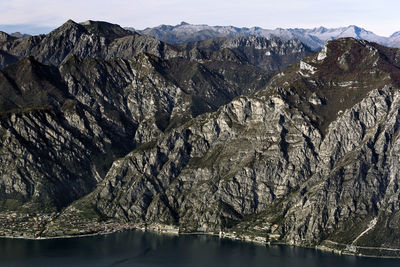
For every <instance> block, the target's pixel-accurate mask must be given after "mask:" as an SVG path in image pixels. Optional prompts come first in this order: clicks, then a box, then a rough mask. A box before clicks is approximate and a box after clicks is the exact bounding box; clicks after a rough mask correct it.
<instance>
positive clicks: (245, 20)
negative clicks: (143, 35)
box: [0, 0, 400, 36]
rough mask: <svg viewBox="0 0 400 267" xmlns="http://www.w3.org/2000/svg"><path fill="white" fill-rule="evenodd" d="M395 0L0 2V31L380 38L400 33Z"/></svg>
mask: <svg viewBox="0 0 400 267" xmlns="http://www.w3.org/2000/svg"><path fill="white" fill-rule="evenodd" d="M399 10H400V1H399V0H374V1H372V0H274V1H270V0H247V1H245V0H196V1H193V0H95V1H94V0H0V14H2V15H1V16H0V30H2V31H5V32H9V33H11V32H15V31H20V32H24V33H29V34H39V33H47V32H49V31H51V30H52V29H54V28H56V27H58V26H60V25H62V24H63V23H64V22H65V21H67V20H68V19H72V20H74V21H76V22H83V21H86V20H89V19H90V20H101V21H108V22H111V23H116V24H119V25H121V26H123V27H133V28H135V29H144V28H146V27H154V26H158V25H160V24H168V25H176V24H179V23H180V22H182V21H185V22H188V23H191V24H208V25H221V26H226V25H233V26H237V27H253V26H258V27H262V28H265V29H275V28H278V27H279V28H314V27H319V26H325V27H328V28H333V27H343V26H349V25H357V26H359V27H362V28H365V29H367V30H369V31H372V32H374V33H375V34H378V35H381V36H389V35H391V34H392V33H393V32H396V31H400V17H399V15H398V12H399Z"/></svg>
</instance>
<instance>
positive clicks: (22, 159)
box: [0, 54, 269, 210]
mask: <svg viewBox="0 0 400 267" xmlns="http://www.w3.org/2000/svg"><path fill="white" fill-rule="evenodd" d="M234 67H236V69H235V68H234ZM248 68H250V70H249V72H250V71H251V74H249V77H253V78H254V81H255V82H252V83H247V82H246V80H244V81H242V80H241V79H238V78H236V77H237V76H238V74H239V73H244V71H245V70H246V69H248ZM225 69H226V71H224V70H225ZM183 70H184V71H183ZM224 73H226V75H224ZM268 77H269V74H268V73H266V72H264V71H262V70H259V69H255V68H251V67H250V66H243V67H242V66H239V65H235V66H232V65H227V66H226V65H223V64H222V65H221V64H219V65H217V66H212V67H207V66H206V65H203V64H200V63H197V62H190V61H184V60H178V61H166V60H162V59H161V58H158V57H156V56H154V55H150V54H140V55H138V56H136V57H134V58H132V59H131V60H124V59H116V60H110V61H105V60H102V59H92V58H88V59H82V58H80V57H76V56H72V57H70V58H69V59H68V60H66V61H65V62H64V63H63V64H61V65H60V66H59V67H58V68H57V67H52V66H46V65H43V64H41V63H39V62H37V61H36V60H35V59H34V58H33V57H28V58H26V59H24V60H22V61H20V62H18V63H16V64H13V65H11V66H9V67H6V68H5V69H3V70H2V71H0V79H1V83H0V84H1V85H0V86H1V87H0V92H1V94H0V114H1V116H2V117H1V119H0V121H1V133H2V137H3V138H4V139H3V143H2V153H3V154H2V157H1V160H2V162H3V163H4V164H3V165H2V167H1V168H0V169H1V170H0V171H1V173H2V176H1V181H0V188H1V190H2V199H1V200H2V205H1V208H2V209H11V210H12V209H15V208H18V209H24V208H31V209H32V210H35V209H42V208H43V207H46V208H48V209H49V210H51V209H60V208H62V207H64V206H65V205H67V204H69V203H70V202H72V201H73V200H76V199H79V198H80V197H82V196H84V195H85V194H87V193H89V192H90V191H91V190H93V189H94V187H95V185H96V184H97V183H98V182H99V181H100V180H101V179H102V178H103V177H104V176H105V173H106V172H107V171H108V169H109V167H110V166H111V163H112V162H113V161H114V160H115V159H116V158H119V157H122V156H124V155H126V154H127V153H128V152H130V151H132V150H133V149H134V148H135V147H136V146H137V145H139V144H143V143H147V142H151V141H153V140H154V139H156V138H157V137H159V136H160V135H163V134H164V132H167V131H170V130H171V129H173V128H175V127H177V126H179V125H181V124H183V123H184V122H185V121H187V120H189V119H190V118H192V117H195V116H198V115H199V114H202V113H204V112H207V111H213V110H216V109H217V108H218V107H219V106H221V105H223V104H226V103H228V102H229V101H231V100H232V99H233V98H234V97H236V96H238V95H241V94H248V93H251V92H253V91H254V90H259V89H260V88H262V87H263V86H265V84H266V83H267V82H268ZM10 166H12V167H10ZM64 191H66V192H67V193H63V192H64Z"/></svg>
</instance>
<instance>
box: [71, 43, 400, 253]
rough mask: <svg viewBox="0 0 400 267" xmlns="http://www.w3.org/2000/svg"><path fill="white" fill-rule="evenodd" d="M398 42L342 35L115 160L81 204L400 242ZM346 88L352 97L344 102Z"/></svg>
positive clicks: (115, 214)
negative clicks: (255, 88) (393, 46)
mask: <svg viewBox="0 0 400 267" xmlns="http://www.w3.org/2000/svg"><path fill="white" fill-rule="evenodd" d="M396 52H397V51H395V50H391V52H390V51H386V50H385V49H383V50H382V48H381V47H379V46H376V45H374V44H370V43H367V42H360V41H357V40H354V39H343V40H338V41H332V42H330V43H328V44H327V46H326V48H325V49H324V50H323V51H322V52H321V53H322V54H314V55H312V56H310V57H309V58H307V59H305V60H304V61H302V62H303V63H299V64H298V65H295V66H292V67H291V68H289V69H288V70H286V71H284V72H282V73H280V74H278V75H277V76H276V77H274V78H273V79H272V81H271V83H270V87H269V88H268V89H267V90H263V91H260V92H257V93H256V94H255V95H253V96H250V97H240V98H237V99H235V100H233V101H232V102H231V103H229V104H227V105H225V106H222V107H221V108H219V109H218V111H216V112H214V113H207V114H203V115H201V116H198V117H197V118H194V119H192V120H190V121H188V122H187V123H186V124H184V125H183V126H181V127H179V128H177V129H176V130H174V131H172V132H170V133H169V134H167V135H165V136H163V137H161V138H159V139H158V141H157V142H152V143H149V144H147V145H146V146H141V147H138V148H137V149H136V150H134V151H132V152H131V153H129V154H128V155H127V156H125V157H124V158H122V159H119V160H117V161H115V162H114V163H113V166H112V167H111V169H110V171H109V172H108V173H107V175H106V178H105V179H104V181H102V182H101V183H100V184H99V185H98V186H97V188H96V189H95V190H94V191H93V192H92V193H91V194H89V195H88V196H86V197H85V198H84V199H82V200H81V201H78V202H77V203H76V204H74V205H75V207H76V208H77V209H79V208H82V207H85V205H86V208H88V206H87V205H89V208H90V207H92V208H93V207H95V209H96V211H98V212H100V213H101V214H103V215H104V216H106V217H110V218H118V219H120V220H123V221H129V222H135V223H139V224H145V225H153V224H159V223H161V224H174V225H177V226H178V227H179V229H180V230H181V231H219V230H234V231H236V232H239V233H241V232H244V233H253V234H254V233H258V234H261V235H264V236H266V237H267V238H269V239H278V240H281V241H284V242H286V243H290V244H296V245H315V244H322V243H324V242H328V241H329V242H336V243H335V244H338V245H342V244H348V245H350V244H353V245H357V246H376V247H392V248H398V247H399V244H398V240H397V239H396V238H394V237H393V236H392V235H393V234H394V235H396V234H397V233H399V227H398V225H397V224H396V222H397V220H398V210H399V203H398V182H399V181H398V177H397V164H398V162H397V161H398V155H397V151H398V125H399V121H400V116H399V114H400V113H399V110H400V109H399V108H400V106H399V105H400V102H399V101H400V91H399V90H398V89H397V88H396V87H395V86H397V85H398V80H397V77H398V76H397V74H396V73H397V71H398V68H397V66H396V64H394V63H395V62H396V60H395V58H394V57H393V56H392V57H388V55H396ZM391 62H393V63H391ZM333 63H334V64H333ZM328 67H329V68H330V69H331V70H332V74H331V76H327V75H326V72H325V71H326V68H328ZM372 71H374V72H373V74H374V75H371V74H372ZM355 73H357V74H358V76H356V77H355V76H354V75H355ZM284 77H285V78H284ZM382 77H387V78H386V79H385V78H384V79H381V78H382ZM350 78H351V79H352V80H351V81H352V82H351V83H349V82H350V80H349V79H350ZM310 81H314V82H310ZM355 81H357V82H355ZM384 83H387V84H388V85H387V86H383V84H384ZM287 84H289V85H287ZM315 84H319V85H320V86H319V87H318V88H319V90H316V88H315V87H314V86H315ZM374 87H375V89H374ZM340 88H344V89H343V91H340V90H341V89H340ZM335 89H337V90H338V92H337V94H336V95H335V93H334V92H332V90H335ZM353 90H354V91H353ZM343 92H345V93H346V94H349V95H348V96H347V98H348V99H346V101H344V102H342V103H341V102H340V100H341V99H342V98H343ZM355 92H358V95H357V97H355ZM303 99H305V100H306V99H308V100H309V102H308V103H302V101H300V100H303ZM335 102H337V103H341V104H339V105H338V106H336V107H335V106H333V103H335ZM328 104H330V105H331V106H330V107H328ZM327 110H329V112H333V111H334V114H331V116H328V112H327ZM324 112H325V113H324ZM321 114H322V115H321ZM324 114H325V115H324ZM319 116H324V117H323V118H324V119H325V121H322V120H319V119H318V118H319ZM260 229H261V230H260Z"/></svg>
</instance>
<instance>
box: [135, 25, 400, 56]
mask: <svg viewBox="0 0 400 267" xmlns="http://www.w3.org/2000/svg"><path fill="white" fill-rule="evenodd" d="M129 29H130V30H134V29H133V28H129ZM137 32H139V33H140V34H143V35H148V36H153V37H155V38H157V39H159V40H162V41H164V42H167V43H171V44H175V43H184V42H193V41H200V40H205V39H210V38H215V37H237V36H259V37H265V38H272V37H279V38H281V39H282V40H290V39H298V40H300V41H301V42H302V43H304V44H305V45H307V46H309V47H310V48H312V49H313V50H318V49H321V48H322V47H323V46H324V44H325V43H326V41H328V40H334V39H338V38H343V37H353V38H356V39H360V40H366V41H370V42H376V43H379V44H382V45H385V46H390V47H400V39H399V35H400V33H399V32H395V33H393V34H392V35H391V36H390V37H383V36H379V35H376V34H374V33H373V32H370V31H367V30H365V29H363V28H360V27H357V26H355V25H351V26H348V27H341V28H325V27H318V28H314V29H301V28H294V29H283V28H276V29H274V30H270V29H263V28H260V27H252V28H238V27H234V26H208V25H193V24H188V23H186V22H182V23H180V24H178V25H175V26H171V25H160V26H157V27H153V28H146V29H144V30H137Z"/></svg>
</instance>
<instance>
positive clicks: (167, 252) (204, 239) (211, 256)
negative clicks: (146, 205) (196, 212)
mask: <svg viewBox="0 0 400 267" xmlns="http://www.w3.org/2000/svg"><path fill="white" fill-rule="evenodd" d="M0 265H1V266H18V267H19V266H57V267H63V266H145V267H149V266H177V267H181V266H202V267H203V266H206V267H214V266H218V267H220V266H230V267H235V266H246V267H250V266H279V267H285V266H290V267H292V266H300V267H301V266H304V267H306V266H307V267H313V266H315V267H317V266H318V267H319V266H323V267H333V266H340V267H347V266H355V267H358V266H360V267H369V266H371V267H372V266H374V267H376V266H385V267H386V266H388V267H389V266H396V267H397V266H400V260H396V259H373V258H359V257H351V256H337V255H335V254H330V253H323V252H320V251H316V250H314V249H303V248H296V247H290V246H271V247H264V246H261V245H256V244H251V243H244V242H237V241H232V240H228V239H219V238H218V237H213V236H206V235H196V236H194V235H181V236H179V237H178V236H169V235H157V234H153V233H143V232H141V231H129V232H123V233H116V234H111V235H104V236H93V237H84V238H73V239H72V238H70V239H53V240H40V241H38V240H18V239H0Z"/></svg>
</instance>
